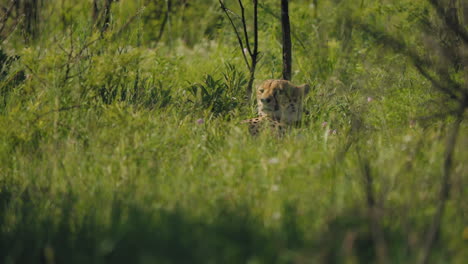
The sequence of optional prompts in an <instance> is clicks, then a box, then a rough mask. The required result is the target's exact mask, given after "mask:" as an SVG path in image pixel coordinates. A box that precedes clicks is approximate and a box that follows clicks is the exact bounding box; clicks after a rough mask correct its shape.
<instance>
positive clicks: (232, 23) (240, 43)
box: [219, 0, 250, 69]
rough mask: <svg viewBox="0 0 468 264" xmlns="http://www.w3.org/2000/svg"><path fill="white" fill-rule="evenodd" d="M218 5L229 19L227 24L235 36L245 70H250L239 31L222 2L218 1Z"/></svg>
mask: <svg viewBox="0 0 468 264" xmlns="http://www.w3.org/2000/svg"><path fill="white" fill-rule="evenodd" d="M219 4H220V5H221V9H222V10H223V11H224V13H225V14H226V16H227V18H228V19H229V22H230V23H231V26H232V28H233V29H234V33H235V34H236V37H237V41H238V42H239V46H240V48H241V52H242V56H243V57H244V61H245V64H246V65H247V68H249V69H250V64H249V61H248V60H247V56H246V55H245V52H244V43H243V42H242V38H241V36H240V34H239V31H238V30H237V27H236V25H235V24H234V21H233V20H232V18H231V16H230V15H229V12H231V13H233V12H232V11H231V10H229V9H228V8H227V7H226V6H225V5H224V3H223V1H222V0H219Z"/></svg>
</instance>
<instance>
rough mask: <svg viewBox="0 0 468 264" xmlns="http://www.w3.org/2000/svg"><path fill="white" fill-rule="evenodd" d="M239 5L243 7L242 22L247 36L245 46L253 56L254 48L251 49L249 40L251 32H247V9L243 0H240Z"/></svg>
mask: <svg viewBox="0 0 468 264" xmlns="http://www.w3.org/2000/svg"><path fill="white" fill-rule="evenodd" d="M238 2H239V6H240V9H241V17H242V19H241V22H242V27H243V29H244V37H245V46H246V47H247V51H248V52H249V54H250V56H252V55H253V54H252V50H251V49H250V42H249V34H248V32H247V21H246V20H245V9H244V5H243V4H242V0H238Z"/></svg>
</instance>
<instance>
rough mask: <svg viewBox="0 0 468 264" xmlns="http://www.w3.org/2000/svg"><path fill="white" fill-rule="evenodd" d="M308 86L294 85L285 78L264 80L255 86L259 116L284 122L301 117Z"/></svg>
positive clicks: (290, 122)
mask: <svg viewBox="0 0 468 264" xmlns="http://www.w3.org/2000/svg"><path fill="white" fill-rule="evenodd" d="M309 91H310V86H309V85H308V84H303V85H300V86H296V85H294V84H292V83H291V82H289V81H285V80H266V81H265V82H263V83H262V84H261V85H260V86H258V87H257V105H258V113H259V115H260V116H268V117H270V118H272V119H273V120H278V121H281V122H282V123H285V124H292V123H295V122H297V121H299V120H300V119H301V115H302V101H303V99H304V96H305V95H306V94H307V93H309Z"/></svg>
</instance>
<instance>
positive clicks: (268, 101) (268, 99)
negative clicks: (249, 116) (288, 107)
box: [260, 98, 271, 104]
mask: <svg viewBox="0 0 468 264" xmlns="http://www.w3.org/2000/svg"><path fill="white" fill-rule="evenodd" d="M260 100H261V101H262V103H264V104H268V103H270V102H271V99H270V98H266V99H265V98H262V99H260Z"/></svg>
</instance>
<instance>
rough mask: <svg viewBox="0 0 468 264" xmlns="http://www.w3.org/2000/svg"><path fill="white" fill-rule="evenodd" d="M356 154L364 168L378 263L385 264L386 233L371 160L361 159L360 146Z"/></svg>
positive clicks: (386, 254) (365, 187)
mask: <svg viewBox="0 0 468 264" xmlns="http://www.w3.org/2000/svg"><path fill="white" fill-rule="evenodd" d="M356 152H357V157H358V160H359V163H360V164H361V167H362V174H363V178H364V189H365V193H366V204H367V210H368V217H369V221H370V226H371V232H372V237H373V240H374V243H375V250H376V255H377V261H378V263H381V264H385V263H387V262H388V261H387V260H388V253H387V252H388V250H387V243H386V242H385V237H384V232H383V230H382V227H381V225H380V223H379V222H380V221H379V210H378V208H377V205H376V201H375V193H374V179H373V177H372V174H371V168H370V164H369V160H367V159H363V158H362V157H361V154H360V149H359V146H357V147H356Z"/></svg>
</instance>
